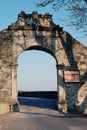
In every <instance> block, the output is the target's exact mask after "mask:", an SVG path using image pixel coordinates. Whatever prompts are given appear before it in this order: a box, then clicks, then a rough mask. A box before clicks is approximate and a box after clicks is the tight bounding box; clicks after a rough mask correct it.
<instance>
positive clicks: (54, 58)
mask: <svg viewBox="0 0 87 130" xmlns="http://www.w3.org/2000/svg"><path fill="white" fill-rule="evenodd" d="M30 50H31V51H32V50H37V51H40V52H41V53H42V52H45V53H47V54H48V55H50V56H51V57H50V58H53V59H52V60H55V62H54V63H55V65H54V69H55V71H56V75H55V77H56V81H55V82H56V90H57V69H56V65H57V64H58V61H57V59H56V56H55V53H53V52H52V51H51V50H50V49H49V48H47V47H44V46H41V45H34V46H33V45H32V46H30V47H28V48H27V49H26V50H25V51H23V52H22V53H24V52H27V51H30ZM22 53H20V55H19V56H18V58H19V57H20V56H21V54H22ZM36 54H37V53H36ZM42 54H43V53H42ZM18 66H19V64H18ZM37 75H38V73H37ZM29 76H30V75H29ZM49 82H50V81H49ZM54 91H55V90H54Z"/></svg>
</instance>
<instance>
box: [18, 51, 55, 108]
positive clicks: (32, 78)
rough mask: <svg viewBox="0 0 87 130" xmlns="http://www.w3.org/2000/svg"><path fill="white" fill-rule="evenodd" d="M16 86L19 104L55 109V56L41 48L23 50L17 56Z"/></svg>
mask: <svg viewBox="0 0 87 130" xmlns="http://www.w3.org/2000/svg"><path fill="white" fill-rule="evenodd" d="M17 88H18V99H19V103H20V104H21V105H30V106H39V107H46V108H49V107H50V108H53V109H55V108H56V105H57V70H56V60H55V58H54V57H53V56H51V55H50V54H48V53H46V52H44V51H42V50H36V49H35V50H32V49H30V50H29V51H25V52H23V53H22V54H21V55H20V56H19V58H18V70H17ZM21 99H22V100H21ZM45 100H46V101H45ZM38 102H39V104H38ZM40 102H41V105H40ZM45 102H46V104H45ZM42 104H43V105H42ZM47 104H48V105H47Z"/></svg>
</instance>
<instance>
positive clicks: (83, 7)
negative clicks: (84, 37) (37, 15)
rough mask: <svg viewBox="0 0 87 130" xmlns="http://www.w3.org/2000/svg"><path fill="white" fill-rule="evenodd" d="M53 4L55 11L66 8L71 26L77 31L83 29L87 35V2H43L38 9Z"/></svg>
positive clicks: (69, 0)
mask: <svg viewBox="0 0 87 130" xmlns="http://www.w3.org/2000/svg"><path fill="white" fill-rule="evenodd" d="M49 4H51V5H52V8H53V10H54V11H58V10H59V9H60V8H64V9H66V10H68V11H69V12H70V16H69V18H70V19H71V20H70V24H71V25H73V26H75V27H76V29H81V28H82V29H83V31H86V33H87V29H86V28H87V0H41V1H40V2H37V3H36V5H37V6H38V7H45V6H47V5H49Z"/></svg>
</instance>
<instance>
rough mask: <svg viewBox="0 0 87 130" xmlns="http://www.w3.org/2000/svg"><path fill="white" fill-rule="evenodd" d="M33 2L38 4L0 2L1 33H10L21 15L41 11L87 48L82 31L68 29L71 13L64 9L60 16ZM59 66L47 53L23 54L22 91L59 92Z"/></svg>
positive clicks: (22, 0) (29, 0)
mask: <svg viewBox="0 0 87 130" xmlns="http://www.w3.org/2000/svg"><path fill="white" fill-rule="evenodd" d="M33 1H36V0H19V1H18V0H14V1H13V0H7V1H6V0H3V1H0V30H3V29H6V28H7V27H8V25H10V24H11V23H14V22H15V21H16V20H17V16H18V14H19V13H20V12H21V11H25V12H26V13H32V12H33V11H34V10H37V11H38V13H40V14H45V13H46V12H49V13H50V14H52V15H53V21H54V22H55V23H56V24H59V25H60V26H62V27H63V29H64V30H65V31H67V32H69V33H70V34H71V35H72V36H73V37H74V38H76V39H77V40H78V41H80V42H81V43H83V44H84V45H85V46H87V42H86V41H87V38H86V36H85V35H84V34H83V33H82V31H81V30H79V31H78V30H76V29H75V27H71V26H66V25H67V24H68V21H69V20H68V18H67V16H66V14H67V12H65V11H64V10H62V9H60V10H59V12H54V11H53V10H52V9H51V6H50V5H49V6H47V7H45V8H37V7H36V6H35V5H34V4H33ZM37 1H38V0H37ZM62 18H66V19H67V22H64V21H61V20H60V19H62ZM66 23H67V24H66ZM55 65H56V61H55V59H54V58H53V57H52V56H51V55H49V54H47V53H45V52H41V51H28V52H23V53H22V54H21V55H20V57H19V59H18V72H17V74H18V84H17V85H18V89H21V90H22V89H23V90H25V91H26V90H27V91H31V90H34V91H36V90H39V91H40V90H44V91H45V90H48V91H50V90H57V77H56V73H57V72H56V66H55ZM22 81H23V82H22Z"/></svg>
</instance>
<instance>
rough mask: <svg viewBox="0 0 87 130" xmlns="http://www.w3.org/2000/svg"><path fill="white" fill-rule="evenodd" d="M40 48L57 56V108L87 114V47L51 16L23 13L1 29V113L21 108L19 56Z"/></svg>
mask: <svg viewBox="0 0 87 130" xmlns="http://www.w3.org/2000/svg"><path fill="white" fill-rule="evenodd" d="M30 49H38V50H43V51H46V52H48V53H50V54H51V55H52V56H54V58H55V59H56V63H57V65H56V68H57V86H58V110H59V111H63V112H68V111H69V110H71V111H78V112H81V113H86V114H87V48H86V47H84V46H83V45H82V44H80V43H79V42H78V41H76V40H75V39H74V38H72V36H70V34H68V33H67V32H65V31H63V29H62V28H61V27H59V25H56V24H54V23H53V21H52V15H50V14H48V13H46V14H45V15H41V14H38V13H37V12H36V11H34V12H33V13H32V14H25V12H21V13H20V14H19V15H18V19H17V21H16V22H15V23H13V24H12V25H10V26H8V28H7V29H5V30H3V31H1V32H0V114H3V113H6V112H9V111H15V110H16V111H18V109H17V108H18V106H19V105H18V100H17V66H18V65H17V59H18V56H19V55H20V54H21V53H22V52H23V51H26V50H30Z"/></svg>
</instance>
